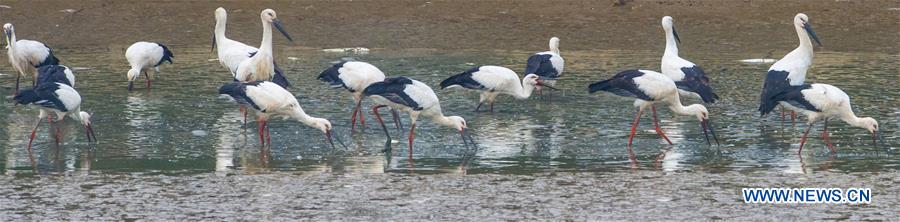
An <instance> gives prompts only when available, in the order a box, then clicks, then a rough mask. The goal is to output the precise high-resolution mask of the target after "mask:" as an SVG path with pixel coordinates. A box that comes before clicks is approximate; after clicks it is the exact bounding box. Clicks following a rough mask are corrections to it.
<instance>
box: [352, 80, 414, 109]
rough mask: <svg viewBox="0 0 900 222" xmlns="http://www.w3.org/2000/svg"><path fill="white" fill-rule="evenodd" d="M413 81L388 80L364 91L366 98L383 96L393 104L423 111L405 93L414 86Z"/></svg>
mask: <svg viewBox="0 0 900 222" xmlns="http://www.w3.org/2000/svg"><path fill="white" fill-rule="evenodd" d="M412 84H413V82H412V80H411V79H409V78H406V77H402V76H401V77H394V78H387V79H384V81H381V82H376V83H372V84H371V85H369V87H366V89H365V90H363V95H364V96H374V95H377V96H381V97H384V98H385V99H387V100H390V101H391V102H393V103H397V104H401V105H404V106H408V107H411V108H413V110H422V109H423V108H422V107H421V106H419V103H417V102H416V101H415V100H413V99H412V98H411V97H410V96H409V95H408V94H406V92H405V91H404V90H405V89H406V87H407V86H410V85H412Z"/></svg>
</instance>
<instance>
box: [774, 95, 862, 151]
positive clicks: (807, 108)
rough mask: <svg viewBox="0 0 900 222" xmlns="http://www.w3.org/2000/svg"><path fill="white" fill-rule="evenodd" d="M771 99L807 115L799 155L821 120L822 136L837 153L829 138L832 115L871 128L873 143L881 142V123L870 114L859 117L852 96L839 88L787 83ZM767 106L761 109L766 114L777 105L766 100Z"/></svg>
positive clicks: (851, 123)
mask: <svg viewBox="0 0 900 222" xmlns="http://www.w3.org/2000/svg"><path fill="white" fill-rule="evenodd" d="M771 98H772V100H774V101H775V102H780V103H781V104H782V105H783V106H785V107H787V108H789V109H791V110H793V111H796V112H799V113H801V114H804V115H806V116H807V121H806V123H807V125H808V127H807V128H806V131H805V132H803V137H802V138H801V139H800V149H798V150H797V154H799V153H800V151H802V150H803V144H805V143H806V136H807V135H808V134H809V130H810V129H812V127H813V125H814V124H815V123H816V122H818V121H822V122H824V123H823V130H822V139H823V140H825V144H826V145H827V146H828V148H829V149H831V152H837V150H835V149H834V145H832V144H831V139H830V138H829V137H828V119H830V118H837V119H840V120H843V121H844V122H846V123H847V124H850V125H851V126H855V127H859V128H863V129H866V130H868V131H869V133H872V143H874V144H875V145H876V146H877V145H878V142H877V141H876V138H878V122H877V121H875V119H873V118H871V117H864V118H860V117H857V116H856V114H854V113H853V109H852V107H851V105H850V96H848V95H847V93H844V91H842V90H841V89H839V88H837V87H834V86H832V85H828V84H819V83H814V84H803V85H799V86H788V87H786V88H785V89H783V90H781V91H780V92H779V93H778V94H776V95H772V97H771ZM767 105H768V106H766V107H761V110H760V112H762V114H763V115H765V114H768V113H769V112H771V111H772V110H773V109H775V106H777V104H776V103H774V102H773V103H767Z"/></svg>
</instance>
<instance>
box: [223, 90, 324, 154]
mask: <svg viewBox="0 0 900 222" xmlns="http://www.w3.org/2000/svg"><path fill="white" fill-rule="evenodd" d="M219 94H224V95H228V96H231V98H233V99H234V100H235V101H237V102H238V103H240V104H242V105H246V106H250V107H253V109H255V110H256V115H257V124H259V141H260V143H261V144H262V145H263V146H265V145H266V144H267V143H268V145H271V144H272V136H271V135H270V134H269V126H268V119H269V117H277V116H281V117H284V118H285V119H288V118H290V119H294V120H297V121H299V122H301V123H303V124H306V125H307V126H310V127H313V128H316V129H318V130H320V131H322V133H325V139H327V141H328V143H329V144H331V147H332V148H333V147H334V142H332V140H331V129H332V128H331V122H330V121H328V120H327V119H323V118H316V117H312V116H309V115H308V114H306V112H304V111H303V108H301V107H300V103H299V102H297V98H296V97H294V95H293V94H291V92H288V91H287V90H286V89H284V88H282V87H281V86H280V85H278V84H275V83H273V82H269V81H253V82H231V83H227V84H225V85H222V87H219Z"/></svg>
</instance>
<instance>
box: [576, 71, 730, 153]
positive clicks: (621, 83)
mask: <svg viewBox="0 0 900 222" xmlns="http://www.w3.org/2000/svg"><path fill="white" fill-rule="evenodd" d="M597 91H606V92H610V93H613V94H616V95H619V96H626V97H634V98H637V99H636V100H635V101H634V106H636V107H638V113H637V115H636V116H635V119H634V123H633V124H632V127H631V136H630V137H629V139H628V145H629V146H631V143H632V140H633V139H634V135H635V133H636V130H637V125H638V122H639V121H640V117H641V114H642V113H643V111H644V109H646V108H648V107H649V108H651V109H652V110H653V124H654V126H655V127H656V129H655V130H656V133H657V134H659V135H660V136H661V137H662V138H663V139H665V140H666V142H668V143H669V144H672V141H670V140H669V138H668V137H667V136H666V135H665V133H663V132H662V129H661V128H660V127H659V120H658V117H657V115H656V107H654V105H655V104H662V105H667V106H668V107H669V109H670V110H672V111H673V112H675V113H676V114H680V115H689V116H696V117H697V120H699V121H700V124H701V127H702V128H703V133H704V134H706V133H707V130H708V131H709V132H710V133H712V134H713V138H715V139H716V143H717V144H718V138H717V137H716V133H715V130H714V129H713V128H712V126H711V123H710V121H709V111H707V110H706V107H705V106H703V105H700V104H693V105H689V106H683V105H682V104H681V100H680V99H679V96H678V88H677V87H676V86H675V81H673V80H672V79H670V78H669V77H667V76H665V75H663V74H662V73H658V72H654V71H650V70H626V71H622V72H619V73H618V74H616V75H615V76H613V77H612V78H610V79H607V80H603V81H599V82H596V83H593V84H591V85H590V86H588V92H590V93H594V92H597ZM706 140H707V143H709V137H707V138H706Z"/></svg>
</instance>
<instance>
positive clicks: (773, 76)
mask: <svg viewBox="0 0 900 222" xmlns="http://www.w3.org/2000/svg"><path fill="white" fill-rule="evenodd" d="M788 74H790V73H789V72H788V71H781V70H769V72H768V73H766V80H765V82H764V83H763V89H762V93H760V95H759V108H758V109H757V110H758V111H759V114H760V115H761V116H765V115H766V114H769V112H771V111H772V110H773V109H775V107H776V106H778V100H777V99H775V98H774V97H775V96H776V95H779V94H781V93H783V92H784V91H785V90H788V89H790V88H791V84H790V82H789V81H788V78H787V76H788Z"/></svg>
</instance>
